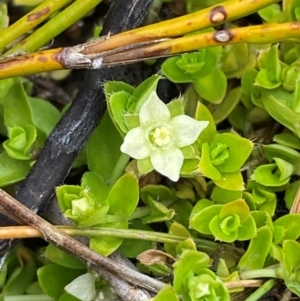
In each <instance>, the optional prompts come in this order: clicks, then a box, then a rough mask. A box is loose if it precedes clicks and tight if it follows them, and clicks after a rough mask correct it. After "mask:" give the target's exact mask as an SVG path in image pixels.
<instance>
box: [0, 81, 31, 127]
mask: <svg viewBox="0 0 300 301" xmlns="http://www.w3.org/2000/svg"><path fill="white" fill-rule="evenodd" d="M3 106H4V122H5V125H6V126H7V127H8V128H10V127H13V126H25V125H28V124H33V118H32V113H31V110H30V106H29V101H28V97H27V95H26V92H25V89H24V87H23V84H22V82H21V80H17V81H15V83H14V85H13V86H12V87H11V89H9V92H8V93H7V94H6V96H5V101H4V103H3Z"/></svg>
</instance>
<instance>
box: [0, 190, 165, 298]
mask: <svg viewBox="0 0 300 301" xmlns="http://www.w3.org/2000/svg"><path fill="white" fill-rule="evenodd" d="M0 200H1V205H2V207H4V208H5V210H6V212H11V215H13V216H15V217H17V218H18V219H20V220H22V221H23V222H24V223H26V224H29V225H31V226H32V227H34V228H35V229H37V230H38V231H40V232H41V233H43V237H44V239H45V240H46V241H47V242H50V243H52V244H54V245H56V246H57V247H58V248H60V249H62V250H64V251H66V252H68V253H70V254H72V255H74V256H75V257H77V258H79V259H81V260H83V261H84V262H85V263H86V264H87V265H88V266H90V267H92V268H93V269H95V270H96V271H98V270H99V272H100V274H101V269H104V270H106V271H108V272H110V273H112V274H113V275H117V276H118V277H122V278H124V279H126V280H127V281H128V282H130V283H132V284H133V285H136V286H139V287H142V288H145V289H148V290H150V291H153V292H158V291H159V290H160V289H162V288H163V287H164V286H165V284H164V283H163V282H161V281H158V280H156V279H153V278H151V277H148V276H146V275H144V274H141V273H139V272H136V271H134V270H132V269H130V268H128V267H124V266H122V265H120V264H117V263H115V262H114V261H112V260H111V259H109V258H107V257H104V256H102V255H100V254H98V253H97V252H95V251H93V250H91V249H90V248H88V247H87V246H85V245H83V244H81V243H80V242H78V241H77V240H75V239H73V238H72V237H70V236H69V235H67V234H65V233H64V232H62V231H60V230H58V229H57V228H56V227H55V226H53V225H51V224H50V223H48V222H47V221H45V220H44V219H42V218H41V217H40V216H38V215H36V214H35V213H33V212H32V211H31V210H30V209H28V208H27V207H25V206H24V205H22V204H21V203H19V202H18V201H17V200H16V199H14V198H13V197H12V196H10V195H9V194H7V193H6V192H5V191H4V190H2V189H0Z"/></svg>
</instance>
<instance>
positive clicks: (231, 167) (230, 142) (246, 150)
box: [213, 133, 253, 173]
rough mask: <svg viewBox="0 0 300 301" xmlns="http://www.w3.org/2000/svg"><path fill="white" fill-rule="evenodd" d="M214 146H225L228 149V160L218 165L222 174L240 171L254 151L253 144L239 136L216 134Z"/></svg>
mask: <svg viewBox="0 0 300 301" xmlns="http://www.w3.org/2000/svg"><path fill="white" fill-rule="evenodd" d="M213 144H217V145H218V144H224V145H227V147H228V149H227V150H228V153H229V156H228V158H227V159H226V160H225V161H224V163H222V164H220V165H218V169H219V170H220V171H222V172H226V173H231V172H236V171H238V170H239V169H240V168H241V167H242V166H243V165H244V163H245V162H246V160H247V159H248V157H249V156H250V154H251V151H252V149H253V142H252V141H251V140H249V139H246V138H242V137H241V136H239V135H237V134H231V133H223V134H216V136H215V139H214V141H213Z"/></svg>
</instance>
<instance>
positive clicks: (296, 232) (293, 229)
mask: <svg viewBox="0 0 300 301" xmlns="http://www.w3.org/2000/svg"><path fill="white" fill-rule="evenodd" d="M299 225H300V215H299V214H291V213H290V214H287V215H284V216H281V217H280V218H278V219H276V221H275V222H274V227H282V228H283V229H284V235H283V237H282V240H281V241H280V242H278V243H282V242H283V241H284V240H287V239H292V240H297V239H298V238H299V236H300V227H299Z"/></svg>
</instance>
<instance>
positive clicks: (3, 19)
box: [0, 3, 9, 30]
mask: <svg viewBox="0 0 300 301" xmlns="http://www.w3.org/2000/svg"><path fill="white" fill-rule="evenodd" d="M8 25H9V17H8V14H7V4H4V3H3V4H0V30H3V29H5V28H7V27H8Z"/></svg>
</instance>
